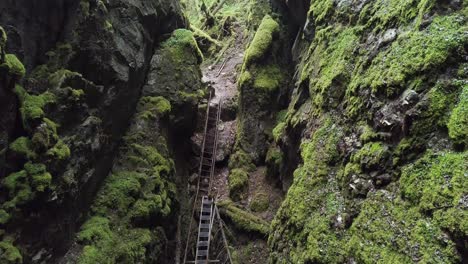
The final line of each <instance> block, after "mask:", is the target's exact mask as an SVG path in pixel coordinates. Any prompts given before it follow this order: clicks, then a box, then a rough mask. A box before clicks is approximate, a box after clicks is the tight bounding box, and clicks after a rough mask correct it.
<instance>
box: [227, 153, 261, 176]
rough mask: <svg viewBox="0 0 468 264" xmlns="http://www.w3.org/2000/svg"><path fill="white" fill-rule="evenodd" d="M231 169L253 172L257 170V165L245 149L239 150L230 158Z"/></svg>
mask: <svg viewBox="0 0 468 264" xmlns="http://www.w3.org/2000/svg"><path fill="white" fill-rule="evenodd" d="M228 167H229V169H231V170H233V169H244V170H245V171H248V172H251V171H253V170H255V165H254V164H253V162H252V157H250V155H249V154H247V153H246V152H245V151H243V150H238V151H236V152H235V153H234V154H232V155H231V157H230V158H229V166H228Z"/></svg>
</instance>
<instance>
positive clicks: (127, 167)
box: [78, 97, 177, 264]
mask: <svg viewBox="0 0 468 264" xmlns="http://www.w3.org/2000/svg"><path fill="white" fill-rule="evenodd" d="M170 109H171V105H170V103H169V102H168V101H167V100H166V99H164V98H163V97H142V98H141V99H140V102H139V104H138V107H137V112H136V114H135V117H134V119H133V121H132V125H131V126H130V129H129V130H128V132H127V135H126V136H125V137H124V140H123V145H122V147H121V149H120V151H119V154H118V157H117V162H116V165H115V167H114V168H113V171H112V173H111V174H110V175H109V176H108V177H107V178H106V180H105V182H104V184H103V186H102V187H101V189H100V190H99V192H98V194H97V196H96V198H95V200H94V202H93V205H92V207H91V214H90V218H89V219H88V220H87V222H86V223H85V224H84V225H83V226H82V227H81V231H80V233H79V234H78V241H79V242H80V243H81V244H83V245H84V248H83V251H82V253H81V255H80V257H79V263H81V264H87V263H96V262H99V263H100V262H104V263H120V262H124V263H140V262H144V261H145V260H147V259H148V258H149V257H148V254H149V253H148V252H149V250H151V252H153V253H152V254H155V257H158V256H159V254H160V252H161V251H160V250H161V248H160V246H161V245H162V244H164V243H165V242H164V241H165V239H166V238H165V234H164V232H159V231H158V232H156V231H155V229H157V227H158V226H161V225H163V223H164V221H167V219H168V218H169V217H171V215H172V214H173V213H174V211H173V208H174V206H175V205H176V203H177V199H176V187H175V184H174V182H173V175H174V162H173V161H172V160H171V159H170V158H169V157H168V155H169V153H168V150H167V143H166V139H165V138H164V136H163V135H164V134H163V132H164V131H163V128H162V127H163V124H164V122H163V121H162V120H163V117H164V115H166V114H167V113H168V112H169V111H170ZM152 245H154V248H153V246H152Z"/></svg>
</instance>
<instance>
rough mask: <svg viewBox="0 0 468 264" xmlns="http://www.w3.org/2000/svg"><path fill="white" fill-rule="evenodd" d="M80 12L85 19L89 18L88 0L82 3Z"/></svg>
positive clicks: (83, 0)
mask: <svg viewBox="0 0 468 264" xmlns="http://www.w3.org/2000/svg"><path fill="white" fill-rule="evenodd" d="M80 10H81V13H83V15H84V16H85V17H88V16H89V2H88V1H87V0H82V1H80Z"/></svg>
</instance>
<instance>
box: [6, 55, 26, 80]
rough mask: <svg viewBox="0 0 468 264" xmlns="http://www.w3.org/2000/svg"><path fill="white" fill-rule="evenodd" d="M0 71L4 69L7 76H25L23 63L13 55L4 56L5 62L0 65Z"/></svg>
mask: <svg viewBox="0 0 468 264" xmlns="http://www.w3.org/2000/svg"><path fill="white" fill-rule="evenodd" d="M0 69H5V70H6V71H7V72H8V73H9V74H11V75H14V76H16V77H19V78H22V77H23V76H24V75H25V74H26V69H25V68H24V65H23V63H21V61H19V60H18V58H17V57H16V56H15V55H14V54H6V55H5V61H4V62H3V63H2V64H0Z"/></svg>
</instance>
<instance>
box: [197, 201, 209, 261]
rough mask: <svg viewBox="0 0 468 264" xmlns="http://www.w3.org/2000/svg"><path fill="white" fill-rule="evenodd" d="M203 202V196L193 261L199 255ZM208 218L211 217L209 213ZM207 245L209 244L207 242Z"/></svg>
mask: <svg viewBox="0 0 468 264" xmlns="http://www.w3.org/2000/svg"><path fill="white" fill-rule="evenodd" d="M204 201H205V196H203V197H202V202H201V206H200V219H199V221H198V236H197V244H196V253H195V261H197V260H198V254H199V248H198V244H199V242H200V233H201V229H202V221H203V220H202V215H203V205H204ZM210 217H211V213H210ZM208 245H209V242H208Z"/></svg>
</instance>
